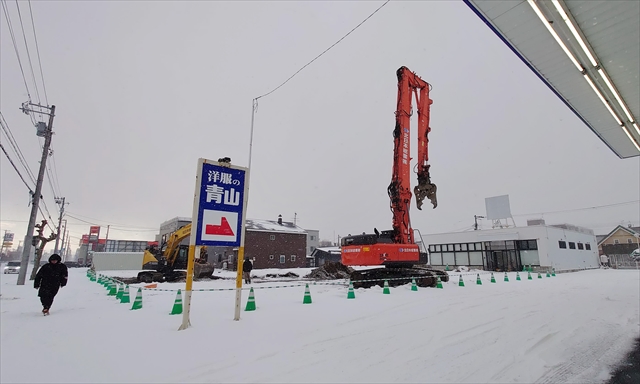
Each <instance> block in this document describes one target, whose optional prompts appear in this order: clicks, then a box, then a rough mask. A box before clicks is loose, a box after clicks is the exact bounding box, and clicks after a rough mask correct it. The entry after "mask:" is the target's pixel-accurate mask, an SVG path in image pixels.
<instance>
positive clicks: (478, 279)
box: [476, 273, 482, 285]
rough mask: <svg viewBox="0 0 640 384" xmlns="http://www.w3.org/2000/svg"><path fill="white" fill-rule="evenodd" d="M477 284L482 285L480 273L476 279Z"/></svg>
mask: <svg viewBox="0 0 640 384" xmlns="http://www.w3.org/2000/svg"><path fill="white" fill-rule="evenodd" d="M476 284H477V285H482V280H480V274H479V273H478V277H477V278H476Z"/></svg>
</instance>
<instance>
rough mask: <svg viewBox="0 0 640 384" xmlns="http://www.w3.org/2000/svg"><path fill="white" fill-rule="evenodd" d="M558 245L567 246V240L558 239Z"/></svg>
mask: <svg viewBox="0 0 640 384" xmlns="http://www.w3.org/2000/svg"><path fill="white" fill-rule="evenodd" d="M558 247H560V248H563V249H565V248H567V242H566V241H562V240H560V241H558Z"/></svg>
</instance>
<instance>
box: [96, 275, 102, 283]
mask: <svg viewBox="0 0 640 384" xmlns="http://www.w3.org/2000/svg"><path fill="white" fill-rule="evenodd" d="M97 281H98V284H102V275H99V276H98V280H97Z"/></svg>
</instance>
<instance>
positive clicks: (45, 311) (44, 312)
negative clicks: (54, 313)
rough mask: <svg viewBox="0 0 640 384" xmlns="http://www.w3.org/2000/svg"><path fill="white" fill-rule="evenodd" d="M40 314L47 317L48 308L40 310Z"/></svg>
mask: <svg viewBox="0 0 640 384" xmlns="http://www.w3.org/2000/svg"><path fill="white" fill-rule="evenodd" d="M42 314H43V315H45V316H47V315H48V314H49V308H44V309H43V310H42Z"/></svg>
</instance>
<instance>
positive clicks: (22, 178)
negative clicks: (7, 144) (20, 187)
mask: <svg viewBox="0 0 640 384" xmlns="http://www.w3.org/2000/svg"><path fill="white" fill-rule="evenodd" d="M0 148H2V152H4V154H5V156H7V159H8V160H9V162H10V163H11V165H13V169H15V170H16V173H17V174H18V176H20V179H21V180H22V182H23V183H24V185H25V186H26V187H27V189H28V190H29V192H30V193H33V190H31V187H30V186H29V184H27V182H26V181H25V180H24V177H22V174H21V173H20V171H19V170H18V168H16V165H15V164H14V163H13V160H11V157H9V154H8V153H7V151H6V150H5V149H4V145H2V143H1V142H0Z"/></svg>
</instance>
